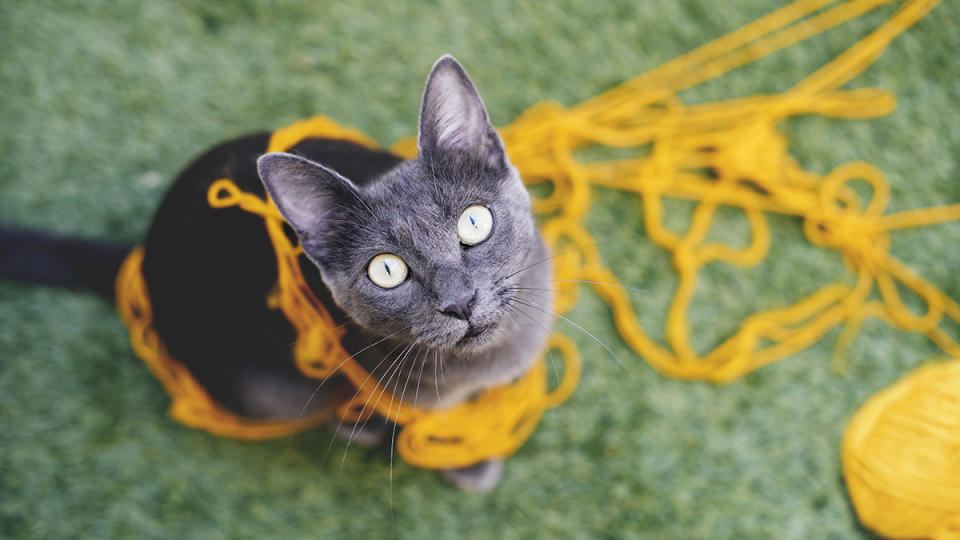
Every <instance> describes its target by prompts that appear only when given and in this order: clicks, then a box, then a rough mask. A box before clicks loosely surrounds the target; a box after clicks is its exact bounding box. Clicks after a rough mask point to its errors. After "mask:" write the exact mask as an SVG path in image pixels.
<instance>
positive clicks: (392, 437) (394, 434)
mask: <svg viewBox="0 0 960 540" xmlns="http://www.w3.org/2000/svg"><path fill="white" fill-rule="evenodd" d="M417 358H420V353H419V352H418V353H417ZM414 361H416V360H414ZM412 367H413V366H411V369H410V370H409V371H408V372H407V380H406V381H405V382H404V383H403V390H401V391H400V400H399V401H397V412H400V407H402V406H403V396H405V395H406V394H407V385H408V384H410V376H411V375H413V369H412ZM397 384H400V379H397ZM395 397H397V394H396V387H394V392H393V395H392V396H391V397H390V407H388V408H387V416H388V417H389V416H390V411H392V410H393V398H395ZM396 440H397V423H396V422H394V423H393V432H392V433H391V435H390V515H391V516H392V515H393V454H394V448H393V446H394V442H395V441H396Z"/></svg>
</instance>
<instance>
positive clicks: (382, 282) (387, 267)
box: [367, 253, 407, 289]
mask: <svg viewBox="0 0 960 540" xmlns="http://www.w3.org/2000/svg"><path fill="white" fill-rule="evenodd" d="M367 275H368V276H370V281H372V282H373V284H374V285H376V286H378V287H383V288H384V289H392V288H394V287H396V286H397V285H400V284H401V283H403V282H404V280H406V279H407V263H405V262H403V259H401V258H400V257H397V256H396V255H394V254H393V253H381V254H380V255H377V256H376V257H374V258H373V260H371V261H370V264H369V265H368V266H367Z"/></svg>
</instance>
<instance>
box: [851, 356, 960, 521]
mask: <svg viewBox="0 0 960 540" xmlns="http://www.w3.org/2000/svg"><path fill="white" fill-rule="evenodd" d="M843 475H844V477H845V478H846V482H847V489H848V490H849V491H850V497H851V499H853V502H854V505H855V506H856V509H857V515H858V516H859V517H860V520H861V521H862V522H863V524H864V525H866V526H867V527H869V528H871V529H873V530H875V531H877V532H878V533H880V534H882V535H884V536H887V537H890V538H935V539H937V540H948V539H950V540H958V539H960V360H952V361H949V362H945V363H941V364H932V365H927V366H924V367H922V368H920V369H918V370H916V371H914V372H913V373H911V374H910V375H909V376H907V377H906V378H904V379H902V380H900V381H898V382H897V383H896V384H894V385H893V386H891V387H890V388H887V389H886V390H883V391H882V392H880V393H879V394H877V395H875V396H873V397H872V398H870V400H869V401H867V403H866V404H865V405H864V406H863V407H861V408H860V410H859V411H858V412H857V414H856V415H855V416H854V417H853V420H852V421H851V422H850V425H849V426H848V427H847V431H846V434H845V435H844V439H843Z"/></svg>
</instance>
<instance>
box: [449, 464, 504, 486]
mask: <svg viewBox="0 0 960 540" xmlns="http://www.w3.org/2000/svg"><path fill="white" fill-rule="evenodd" d="M502 475H503V460H502V459H488V460H486V461H481V462H479V463H474V464H473V465H470V466H469V467H461V468H459V469H444V470H443V476H444V478H446V479H447V480H449V481H450V482H451V483H452V484H453V485H455V486H457V487H458V488H460V489H462V490H464V491H475V492H480V493H486V492H488V491H491V490H492V489H493V488H495V487H497V484H499V483H500V477H501V476H502Z"/></svg>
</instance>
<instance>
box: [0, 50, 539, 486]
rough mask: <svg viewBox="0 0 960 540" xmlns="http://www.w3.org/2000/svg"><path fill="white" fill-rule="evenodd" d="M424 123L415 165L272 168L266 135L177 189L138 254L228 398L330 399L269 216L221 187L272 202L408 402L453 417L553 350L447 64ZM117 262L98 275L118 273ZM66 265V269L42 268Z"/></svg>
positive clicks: (210, 378) (240, 403)
mask: <svg viewBox="0 0 960 540" xmlns="http://www.w3.org/2000/svg"><path fill="white" fill-rule="evenodd" d="M419 127H420V129H419V140H418V143H419V144H418V146H419V150H420V157H419V158H418V159H415V160H410V161H403V160H402V159H400V158H398V157H396V156H393V155H391V154H389V153H387V152H384V151H376V150H370V149H368V148H365V147H363V146H360V145H357V144H354V143H350V142H346V141H340V140H325V139H308V140H305V141H303V142H301V143H299V144H297V145H296V146H294V147H293V148H291V149H289V152H290V153H287V154H278V153H275V154H268V155H266V156H263V155H262V154H263V152H264V151H265V149H266V148H267V145H268V141H269V137H270V135H269V134H268V133H260V134H253V135H249V136H246V137H242V138H239V139H236V140H233V141H229V142H226V143H223V144H220V145H218V146H216V147H214V148H213V149H211V150H210V151H208V152H207V153H205V154H204V155H202V156H201V157H200V158H198V159H197V160H196V161H195V162H194V163H193V164H191V165H190V166H189V167H187V168H186V169H185V170H184V171H183V173H182V174H181V175H180V176H179V178H178V179H177V180H176V182H175V183H174V185H173V186H172V188H171V189H170V190H169V192H168V193H167V195H166V197H165V199H164V201H163V203H162V204H161V206H160V208H159V210H158V211H157V213H156V215H155V217H154V220H153V222H152V225H151V227H150V231H149V234H148V235H147V238H146V240H145V242H144V248H145V254H146V255H145V259H144V262H143V275H144V279H145V281H146V284H147V289H148V292H149V295H150V298H151V302H152V305H153V310H154V314H153V315H154V324H155V326H156V328H157V331H158V333H159V335H160V338H161V339H162V340H163V342H164V343H165V345H166V346H167V348H168V350H169V351H170V352H171V353H172V355H173V356H174V357H176V358H177V359H178V360H179V361H180V362H182V363H183V364H184V365H185V366H186V367H187V368H188V369H189V370H190V372H191V373H192V374H193V375H194V377H195V378H196V379H197V380H198V381H199V382H200V384H201V385H202V386H203V387H204V388H205V389H206V390H207V391H208V392H209V393H210V395H211V396H212V397H213V398H214V399H215V400H216V401H217V402H219V403H220V404H222V405H223V406H225V407H227V408H228V409H230V410H232V411H233V412H235V413H237V414H240V415H243V416H248V417H253V418H285V419H289V418H297V417H299V416H301V415H302V414H309V412H310V410H311V409H315V408H319V407H323V406H325V405H327V404H328V403H327V402H328V399H329V396H328V395H327V394H326V393H325V392H326V389H321V391H320V392H319V393H317V394H316V395H314V392H315V390H316V389H317V385H318V382H317V381H316V380H315V379H310V378H307V377H305V376H304V375H302V374H301V373H300V372H299V371H298V369H297V368H296V366H295V364H294V361H293V346H294V343H295V340H296V333H295V331H294V329H293V327H292V325H291V324H290V323H289V322H288V321H287V320H286V318H285V317H284V315H283V313H282V312H281V311H280V310H278V309H272V308H270V307H269V306H268V303H267V297H268V295H269V294H270V292H271V291H272V290H273V288H274V287H275V285H276V279H277V274H276V272H277V270H276V259H275V255H274V252H273V249H272V247H271V243H270V241H269V239H268V237H267V234H266V231H265V228H264V224H263V221H262V219H261V218H260V217H258V216H256V215H254V214H250V213H247V212H245V211H243V210H241V209H239V208H224V209H216V208H212V207H210V206H209V204H208V202H207V191H208V189H209V187H210V185H211V183H212V182H214V181H215V180H217V179H220V178H230V179H232V180H233V181H234V183H235V184H236V185H237V186H238V187H239V188H240V189H241V190H243V191H246V192H250V193H254V194H257V195H259V196H264V195H265V193H266V192H267V191H268V192H269V193H270V195H271V198H272V199H273V200H274V202H276V203H277V206H278V208H279V209H280V211H281V213H282V214H283V215H284V217H285V219H286V221H287V222H288V224H289V225H290V226H291V228H292V232H291V234H295V235H296V237H297V240H298V241H299V243H300V245H301V246H302V247H303V249H304V253H305V254H306V256H307V257H306V258H301V259H302V261H301V269H302V270H303V274H304V276H305V279H306V280H307V282H308V285H309V286H310V288H311V289H312V290H313V292H314V294H315V295H316V296H317V298H318V299H320V301H321V302H322V303H323V305H324V307H325V308H326V309H327V310H328V311H329V312H330V313H331V315H332V316H333V318H334V320H335V321H336V323H337V324H339V325H342V326H343V327H344V328H345V329H346V335H345V337H344V338H343V340H342V344H343V346H344V348H345V349H346V350H347V352H348V353H351V354H356V358H357V360H359V361H360V362H361V363H362V364H363V365H365V366H366V368H367V369H368V370H369V371H370V372H371V373H372V375H373V376H374V377H377V378H378V379H379V380H380V382H381V384H382V385H384V386H385V387H387V388H388V389H390V390H391V391H392V392H393V393H394V394H396V395H397V396H398V397H399V398H400V399H402V400H403V401H405V402H408V403H410V404H413V405H416V406H419V407H424V408H431V407H437V406H441V407H446V406H450V405H453V404H455V403H457V402H459V401H461V400H463V399H465V398H467V397H469V396H470V395H472V394H474V393H476V392H477V391H479V390H482V389H484V388H486V387H489V386H492V385H497V384H504V383H507V382H509V381H511V380H513V379H515V378H517V377H519V376H520V375H522V374H523V373H524V372H525V371H527V370H528V369H529V368H530V367H531V365H532V364H533V361H534V359H535V358H536V357H537V355H539V354H541V353H542V351H543V348H544V345H545V342H546V337H547V334H548V332H549V326H550V322H551V316H550V313H551V312H550V311H549V310H550V298H551V287H550V263H549V262H548V256H547V250H546V247H545V246H544V244H543V242H542V240H541V239H540V236H539V234H538V232H537V230H536V226H535V224H534V220H533V217H532V214H531V211H530V198H529V195H528V194H527V192H526V190H525V189H524V187H523V185H522V183H521V181H520V178H519V176H518V174H517V172H516V170H515V169H514V168H513V167H512V166H511V165H510V163H509V161H508V159H507V156H506V153H505V152H504V149H503V145H502V142H501V141H500V138H499V136H498V135H497V134H496V132H495V131H494V130H493V128H492V127H491V125H490V123H489V120H488V118H487V114H486V110H485V109H484V106H483V103H482V101H481V100H480V98H479V95H478V94H477V92H476V89H475V88H474V87H473V84H472V83H471V82H470V80H469V78H468V77H467V75H466V73H465V72H464V71H463V69H462V68H461V67H460V65H459V64H457V62H456V61H455V60H453V59H452V58H450V57H444V58H441V59H440V60H439V61H438V62H437V64H436V65H435V66H434V68H433V70H432V71H431V74H430V77H429V78H428V80H427V87H426V90H425V92H424V99H423V104H422V108H421V114H420V126H419ZM258 158H259V159H258ZM264 187H266V191H265V190H264ZM0 236H3V235H0ZM8 237H9V236H8ZM29 239H30V237H29V235H26V236H22V237H20V238H19V240H14V241H13V244H12V245H13V246H14V248H13V249H8V251H10V252H15V251H16V249H17V248H16V245H18V243H19V245H21V246H22V245H25V244H26V241H27V240H29ZM2 240H3V238H0V247H4V246H2V244H3V241H2ZM71 246H72V244H71ZM83 246H84V245H83V244H79V247H77V248H76V249H83ZM71 249H73V248H71ZM76 249H74V251H76ZM0 251H3V250H0ZM54 255H56V254H54ZM109 255H110V256H109V258H108V259H109V260H106V259H105V260H104V261H103V263H104V264H102V265H100V266H97V267H96V268H100V267H107V268H110V267H112V266H113V265H115V264H116V261H117V260H118V259H117V257H116V252H114V251H110V252H109ZM307 258H309V260H306V259H307ZM79 259H82V257H79V258H78V257H72V258H70V259H69V261H76V260H79ZM59 260H68V259H58V258H57V257H56V256H53V255H51V256H44V257H36V258H35V262H36V261H39V262H37V264H39V265H41V266H42V265H43V264H44V262H48V261H59ZM20 263H21V261H19V260H18V259H17V257H16V253H14V254H13V255H10V253H0V274H3V273H4V272H6V274H7V275H8V276H12V277H21V278H22V277H29V274H30V265H29V264H20ZM36 267H37V265H34V268H36ZM11 269H12V270H11ZM52 275H53V278H51V281H59V282H61V283H71V284H73V283H74V281H77V280H72V278H71V277H70V276H67V277H68V278H69V279H65V278H63V277H61V276H59V275H57V274H56V273H53V274H52ZM100 277H101V278H103V277H104V276H100ZM71 280H72V281H71ZM79 281H82V280H79ZM105 282H106V281H105V279H99V280H98V281H97V285H96V286H95V287H93V286H91V288H94V289H96V290H99V291H102V290H103V289H104V288H105V287H104V286H103V283H105ZM330 386H331V387H332V386H334V385H330ZM305 407H307V409H306V410H305V409H304V408H305ZM499 470H500V468H499V463H498V462H496V461H494V462H487V463H480V464H477V465H476V466H473V467H469V468H466V469H462V470H460V472H459V473H457V472H456V471H454V472H452V473H451V475H450V476H451V478H452V480H454V482H456V483H457V484H458V485H460V486H461V487H466V488H472V489H489V488H490V487H492V486H493V485H494V484H495V483H496V481H497V479H498V478H499Z"/></svg>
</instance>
